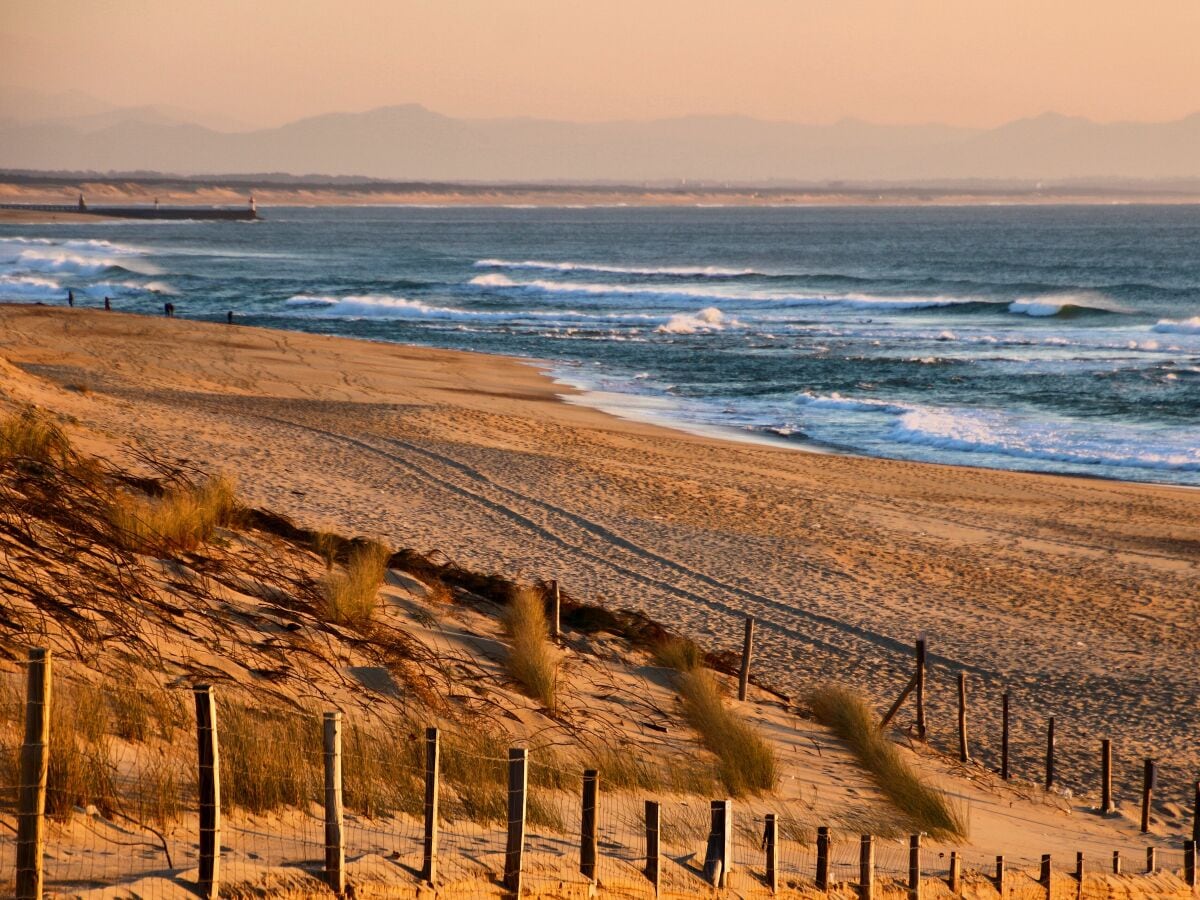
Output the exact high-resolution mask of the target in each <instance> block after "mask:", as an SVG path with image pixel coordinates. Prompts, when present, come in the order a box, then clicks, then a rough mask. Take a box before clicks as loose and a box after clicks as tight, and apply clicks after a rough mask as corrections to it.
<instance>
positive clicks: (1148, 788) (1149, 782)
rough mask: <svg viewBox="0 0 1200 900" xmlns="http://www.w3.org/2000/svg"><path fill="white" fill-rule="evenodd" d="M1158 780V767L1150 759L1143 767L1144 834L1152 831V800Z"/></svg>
mask: <svg viewBox="0 0 1200 900" xmlns="http://www.w3.org/2000/svg"><path fill="white" fill-rule="evenodd" d="M1157 781H1158V768H1157V767H1156V766H1155V765H1154V760H1152V759H1148V760H1146V763H1145V766H1144V767H1143V768H1142V834H1149V832H1150V800H1151V798H1152V797H1153V795H1154V787H1155V784H1156V783H1157Z"/></svg>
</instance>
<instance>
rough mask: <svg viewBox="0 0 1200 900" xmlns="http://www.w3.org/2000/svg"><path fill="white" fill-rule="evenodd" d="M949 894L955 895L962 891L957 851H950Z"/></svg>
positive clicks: (960, 861)
mask: <svg viewBox="0 0 1200 900" xmlns="http://www.w3.org/2000/svg"><path fill="white" fill-rule="evenodd" d="M949 881H950V893H952V894H957V893H958V892H959V891H961V890H962V858H961V857H960V856H959V855H958V851H957V850H951V851H950V879H949Z"/></svg>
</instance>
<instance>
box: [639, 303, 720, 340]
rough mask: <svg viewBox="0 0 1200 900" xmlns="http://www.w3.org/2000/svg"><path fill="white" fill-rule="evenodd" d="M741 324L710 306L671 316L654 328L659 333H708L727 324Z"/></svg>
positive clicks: (718, 329)
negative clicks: (697, 310) (693, 311)
mask: <svg viewBox="0 0 1200 900" xmlns="http://www.w3.org/2000/svg"><path fill="white" fill-rule="evenodd" d="M739 325H741V323H740V322H739V321H738V320H737V319H731V318H729V317H728V316H726V315H725V313H723V312H721V310H719V309H717V308H716V307H715V306H709V307H707V308H705V309H702V310H700V311H699V312H697V313H680V314H679V315H675V316H671V318H670V319H668V320H667V321H666V323H665V324H663V325H659V326H658V328H656V329H654V330H655V331H657V332H658V333H659V334H698V333H700V334H707V333H708V332H711V331H721V330H723V329H724V328H726V327H727V326H734V327H737V326H739Z"/></svg>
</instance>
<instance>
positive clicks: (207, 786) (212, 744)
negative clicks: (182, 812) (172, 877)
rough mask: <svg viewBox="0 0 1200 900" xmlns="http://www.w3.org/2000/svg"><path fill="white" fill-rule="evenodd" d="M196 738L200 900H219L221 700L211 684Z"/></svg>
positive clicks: (200, 695)
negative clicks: (197, 747) (197, 753)
mask: <svg viewBox="0 0 1200 900" xmlns="http://www.w3.org/2000/svg"><path fill="white" fill-rule="evenodd" d="M195 695H196V738H197V743H198V745H199V751H200V752H199V768H198V771H197V779H196V784H197V787H198V789H199V795H200V797H199V800H200V873H199V887H200V896H201V897H203V898H204V900H216V896H217V892H218V891H219V890H220V885H221V753H220V747H219V743H218V740H217V697H216V694H215V693H213V687H212V685H210V684H198V685H196V688H195Z"/></svg>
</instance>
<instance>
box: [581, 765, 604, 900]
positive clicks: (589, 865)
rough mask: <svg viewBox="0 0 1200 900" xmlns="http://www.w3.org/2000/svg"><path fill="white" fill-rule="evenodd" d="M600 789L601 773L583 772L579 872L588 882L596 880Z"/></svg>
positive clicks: (593, 771)
mask: <svg viewBox="0 0 1200 900" xmlns="http://www.w3.org/2000/svg"><path fill="white" fill-rule="evenodd" d="M599 789H600V773H599V772H598V771H596V770H595V769H584V771H583V805H582V809H583V815H582V817H581V818H582V822H581V824H580V828H579V872H580V874H581V875H583V877H584V878H586V879H587V880H588V881H595V880H596V849H597V848H596V797H597V794H598V793H599Z"/></svg>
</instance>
